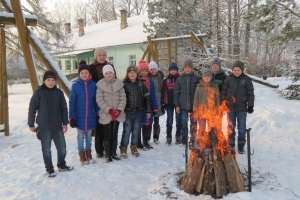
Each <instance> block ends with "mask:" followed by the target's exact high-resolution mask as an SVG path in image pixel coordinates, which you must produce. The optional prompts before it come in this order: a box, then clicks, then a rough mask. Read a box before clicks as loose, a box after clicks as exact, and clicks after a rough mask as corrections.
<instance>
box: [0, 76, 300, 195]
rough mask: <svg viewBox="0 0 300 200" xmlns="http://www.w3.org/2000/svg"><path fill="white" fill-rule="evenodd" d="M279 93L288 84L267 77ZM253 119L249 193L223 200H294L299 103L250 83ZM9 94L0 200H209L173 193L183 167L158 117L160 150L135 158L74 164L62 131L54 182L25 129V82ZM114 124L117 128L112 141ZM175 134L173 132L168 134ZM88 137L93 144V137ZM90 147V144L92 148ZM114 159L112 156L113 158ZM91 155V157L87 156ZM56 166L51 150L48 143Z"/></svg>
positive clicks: (72, 137)
mask: <svg viewBox="0 0 300 200" xmlns="http://www.w3.org/2000/svg"><path fill="white" fill-rule="evenodd" d="M267 80H268V81H270V82H272V83H274V84H279V86H280V88H284V87H285V86H286V85H287V84H289V83H290V82H291V81H289V80H286V79H285V78H284V77H282V78H268V79H267ZM254 88H255V106H254V113H253V114H251V115H248V116H247V128H252V130H251V152H252V151H254V155H252V156H251V165H252V172H253V173H252V181H253V186H252V192H251V193H250V192H247V191H245V192H239V193H234V194H228V195H226V196H225V197H224V199H228V200H229V199H230V200H240V199H255V200H257V199H264V200H268V199H281V200H282V199H287V200H289V199H299V198H300V191H299V185H300V175H299V166H300V159H298V158H299V155H300V147H299V144H300V132H299V130H300V120H299V119H300V109H299V108H300V101H296V100H286V99H284V98H282V97H280V96H278V93H277V92H276V90H274V89H271V88H269V87H266V86H263V85H260V84H257V83H254ZM8 89H9V119H10V136H8V137H5V136H4V134H3V133H0V157H1V162H0V199H5V200H11V199H14V200H15V199H31V200H32V199H43V200H48V199H62V200H64V199H72V200H76V199H103V200H106V199H109V200H112V199H125V200H127V199H139V200H140V199H142V200H144V199H145V200H148V199H155V200H156V199H157V200H160V199H167V198H168V195H170V196H169V198H177V199H179V200H189V199H192V200H194V199H212V198H211V197H210V196H207V195H200V196H198V197H196V196H194V195H189V194H186V193H185V192H184V191H181V190H179V189H178V187H177V182H176V181H177V180H178V178H179V176H178V173H180V172H182V171H183V170H184V168H185V162H184V157H183V153H184V147H180V146H177V145H174V143H172V144H171V146H166V145H165V144H164V143H165V137H166V134H165V132H166V127H165V122H166V115H164V116H162V117H161V118H160V125H161V136H160V142H161V143H160V144H158V145H156V144H154V143H153V142H152V140H151V141H150V144H151V145H153V147H154V149H153V150H150V151H140V154H141V156H140V157H138V158H135V157H133V156H131V155H129V158H128V159H123V160H121V161H113V162H112V163H105V162H104V159H98V158H96V163H95V164H90V165H88V166H83V167H82V166H80V163H79V157H78V152H77V138H76V135H77V132H76V130H75V129H72V128H69V130H68V131H67V133H66V134H65V136H66V141H67V158H66V161H67V164H68V165H72V166H74V170H73V171H71V172H57V170H56V177H55V178H48V177H47V174H46V173H45V169H44V164H43V159H42V153H41V145H40V142H39V140H37V139H36V136H35V134H34V133H31V132H30V131H29V129H28V126H27V113H28V104H29V100H30V97H31V95H32V92H31V86H30V85H29V84H19V85H12V86H11V87H9V88H8ZM121 134H122V124H121V125H120V128H119V141H120V139H121ZM174 134H175V130H173V135H174ZM93 139H94V138H93ZM92 149H94V141H93V147H92ZM118 153H119V152H118ZM93 156H95V153H94V152H93ZM52 159H53V163H54V164H55V163H56V149H55V147H54V145H52ZM237 162H238V164H239V167H240V170H241V171H242V172H243V173H245V170H247V167H248V165H247V156H246V154H245V155H239V154H238V155H237Z"/></svg>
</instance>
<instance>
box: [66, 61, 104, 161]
mask: <svg viewBox="0 0 300 200" xmlns="http://www.w3.org/2000/svg"><path fill="white" fill-rule="evenodd" d="M78 75H79V77H78V79H77V80H76V82H75V83H73V85H72V89H71V92H70V98H69V121H70V126H71V127H72V128H76V130H77V144H78V153H79V161H80V164H81V165H82V166H83V165H86V164H89V163H95V160H94V159H93V157H92V150H91V147H92V130H93V129H94V128H95V127H96V125H97V120H96V118H97V115H98V113H99V107H98V105H97V104H96V102H95V99H96V89H97V87H96V83H95V82H94V81H93V80H92V76H91V74H90V67H89V66H88V65H87V64H86V62H85V60H81V61H80V62H79V68H78ZM78 110H80V112H78ZM95 113H96V114H95Z"/></svg>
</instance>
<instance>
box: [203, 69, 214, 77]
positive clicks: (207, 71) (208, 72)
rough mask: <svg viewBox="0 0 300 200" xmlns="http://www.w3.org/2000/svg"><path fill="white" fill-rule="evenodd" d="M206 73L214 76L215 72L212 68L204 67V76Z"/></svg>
mask: <svg viewBox="0 0 300 200" xmlns="http://www.w3.org/2000/svg"><path fill="white" fill-rule="evenodd" d="M204 74H207V75H209V76H210V77H212V76H213V72H212V71H211V69H210V68H203V69H202V76H203V75H204Z"/></svg>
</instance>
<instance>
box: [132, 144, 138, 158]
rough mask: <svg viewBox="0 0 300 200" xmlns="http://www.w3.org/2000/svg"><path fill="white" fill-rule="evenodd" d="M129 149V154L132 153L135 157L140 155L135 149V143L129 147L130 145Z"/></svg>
mask: <svg viewBox="0 0 300 200" xmlns="http://www.w3.org/2000/svg"><path fill="white" fill-rule="evenodd" d="M130 149H131V154H132V155H134V156H135V157H139V156H140V153H139V152H138V151H137V149H136V145H132V146H131V147H130Z"/></svg>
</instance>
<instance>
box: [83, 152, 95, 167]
mask: <svg viewBox="0 0 300 200" xmlns="http://www.w3.org/2000/svg"><path fill="white" fill-rule="evenodd" d="M85 157H86V160H87V162H88V164H89V163H92V164H95V163H96V161H95V160H94V159H93V158H92V150H91V149H87V150H85Z"/></svg>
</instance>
